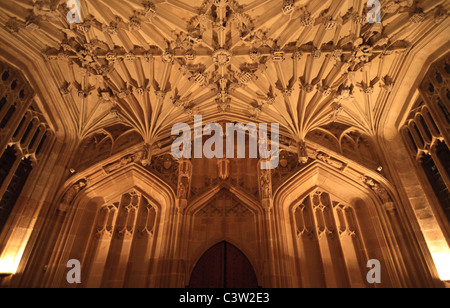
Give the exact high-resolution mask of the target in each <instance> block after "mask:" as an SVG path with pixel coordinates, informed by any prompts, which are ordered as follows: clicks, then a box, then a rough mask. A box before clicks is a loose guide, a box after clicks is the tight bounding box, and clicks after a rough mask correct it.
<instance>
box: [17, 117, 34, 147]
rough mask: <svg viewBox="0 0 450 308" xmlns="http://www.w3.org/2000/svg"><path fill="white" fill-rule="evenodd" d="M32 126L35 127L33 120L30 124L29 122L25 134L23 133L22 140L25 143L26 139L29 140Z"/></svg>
mask: <svg viewBox="0 0 450 308" xmlns="http://www.w3.org/2000/svg"><path fill="white" fill-rule="evenodd" d="M32 128H33V121H31V122H30V124H28V127H27V130H26V131H25V134H23V137H22V140H20V142H21V143H24V142H25V140H27V138H28V135H29V134H30V132H31V129H32Z"/></svg>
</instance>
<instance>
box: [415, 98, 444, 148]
mask: <svg viewBox="0 0 450 308" xmlns="http://www.w3.org/2000/svg"><path fill="white" fill-rule="evenodd" d="M421 96H422V98H423V99H424V101H425V102H426V106H427V107H428V110H429V112H430V115H431V117H432V118H433V119H434V123H435V124H436V126H437V127H438V129H439V131H440V132H441V134H442V137H444V139H445V142H446V143H447V144H450V137H449V134H448V127H449V124H450V123H447V121H446V119H445V117H444V115H443V114H442V111H440V110H439V109H438V108H437V106H436V104H437V103H436V102H434V101H433V99H432V98H430V97H429V96H428V95H421Z"/></svg>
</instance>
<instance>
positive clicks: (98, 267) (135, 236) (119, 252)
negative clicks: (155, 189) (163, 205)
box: [85, 191, 157, 287]
mask: <svg viewBox="0 0 450 308" xmlns="http://www.w3.org/2000/svg"><path fill="white" fill-rule="evenodd" d="M118 199H119V200H118V201H117V200H116V201H117V202H112V203H108V204H107V205H105V206H103V207H101V208H100V209H99V210H98V212H97V217H96V223H95V225H94V229H93V230H92V234H91V239H90V244H89V247H88V249H87V258H86V260H87V261H86V263H85V268H86V271H87V272H86V276H87V277H89V278H88V279H87V281H89V282H88V285H87V287H100V286H102V285H103V286H108V287H109V286H114V287H119V286H120V287H122V286H124V284H127V283H130V284H132V283H133V282H132V281H131V280H127V277H129V276H130V275H131V276H133V275H136V274H140V273H142V271H145V268H148V266H149V263H148V262H149V257H148V256H149V253H151V247H152V246H151V244H152V241H153V235H154V233H155V230H154V229H155V225H156V218H157V211H156V209H155V207H154V206H153V205H151V203H150V202H149V200H148V199H147V198H146V197H145V196H143V195H142V194H141V193H140V192H138V191H132V192H130V193H127V194H124V195H122V196H121V197H120V198H118ZM125 256H126V257H125ZM128 262H130V263H132V264H133V266H130V267H128V265H127V264H128ZM109 268H116V269H121V270H120V271H117V272H110V271H109V270H108V269H109Z"/></svg>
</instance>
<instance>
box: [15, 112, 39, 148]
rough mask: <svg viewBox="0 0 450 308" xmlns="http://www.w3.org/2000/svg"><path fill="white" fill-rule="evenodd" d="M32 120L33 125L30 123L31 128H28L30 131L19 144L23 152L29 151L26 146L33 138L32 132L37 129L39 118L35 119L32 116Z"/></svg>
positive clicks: (34, 132)
mask: <svg viewBox="0 0 450 308" xmlns="http://www.w3.org/2000/svg"><path fill="white" fill-rule="evenodd" d="M32 122H33V125H32V127H31V129H30V132H29V133H28V136H27V138H26V139H25V140H24V142H23V143H21V144H20V146H21V148H22V150H23V151H24V152H25V153H28V152H29V149H28V146H29V145H30V142H31V140H32V139H33V137H34V134H36V131H37V130H38V128H39V125H40V123H39V120H38V119H36V118H34V119H33V120H32Z"/></svg>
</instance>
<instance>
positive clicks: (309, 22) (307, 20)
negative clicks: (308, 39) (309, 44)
mask: <svg viewBox="0 0 450 308" xmlns="http://www.w3.org/2000/svg"><path fill="white" fill-rule="evenodd" d="M300 24H301V25H302V26H303V27H312V26H314V19H313V18H312V17H311V13H309V12H308V11H306V10H305V11H304V12H303V15H302V16H301V17H300Z"/></svg>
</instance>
